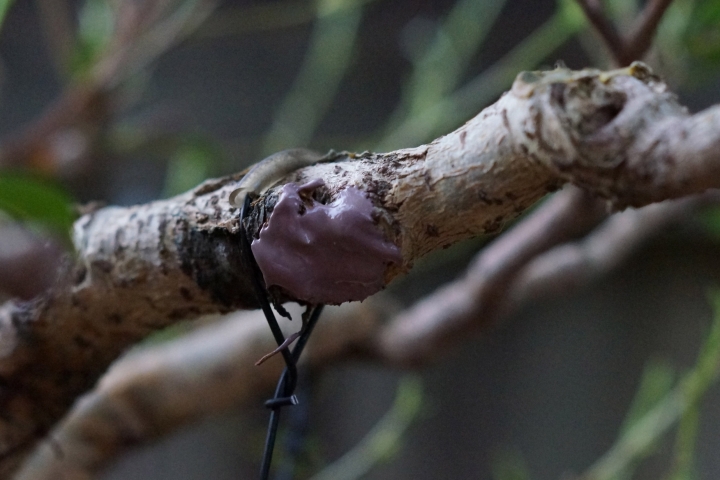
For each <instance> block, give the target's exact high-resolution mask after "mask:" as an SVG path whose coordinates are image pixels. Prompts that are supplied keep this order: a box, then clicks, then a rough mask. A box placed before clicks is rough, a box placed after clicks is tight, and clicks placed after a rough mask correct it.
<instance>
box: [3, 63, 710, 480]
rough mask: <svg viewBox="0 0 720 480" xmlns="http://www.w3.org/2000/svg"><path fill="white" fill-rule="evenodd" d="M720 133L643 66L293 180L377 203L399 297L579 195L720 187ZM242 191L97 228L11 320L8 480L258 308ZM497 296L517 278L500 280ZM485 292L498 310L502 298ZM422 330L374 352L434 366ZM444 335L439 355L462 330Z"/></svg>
mask: <svg viewBox="0 0 720 480" xmlns="http://www.w3.org/2000/svg"><path fill="white" fill-rule="evenodd" d="M718 123H720V109H719V108H718V107H715V108H711V109H708V110H706V111H705V112H700V113H698V114H696V115H694V116H690V115H688V114H687V112H686V111H685V109H684V108H683V107H682V106H680V105H679V104H678V103H677V101H676V99H675V97H674V96H673V95H672V94H670V93H668V92H667V91H666V87H665V85H664V84H662V83H661V82H659V81H658V80H657V79H656V78H655V77H653V76H652V75H651V74H650V73H649V72H648V71H647V69H646V68H644V67H642V66H639V65H638V66H633V67H631V68H629V69H624V70H619V71H614V72H605V73H603V72H598V71H594V70H587V71H582V72H570V71H568V70H564V69H559V70H554V71H551V72H535V73H529V72H526V73H524V74H521V75H519V77H518V79H517V80H516V82H515V84H514V85H513V88H512V90H511V92H509V93H508V94H506V95H504V96H503V97H502V98H501V99H500V100H499V101H498V102H497V103H496V104H494V105H492V106H490V107H488V108H487V109H485V110H484V111H483V112H481V113H480V114H479V115H478V116H477V117H475V118H474V119H472V120H470V121H469V122H468V123H467V124H465V125H464V126H462V127H461V128H460V129H458V130H457V131H455V132H453V133H451V134H448V135H446V136H444V137H442V138H439V139H437V140H435V141H434V142H432V143H431V144H428V145H425V146H422V147H418V148H414V149H407V150H399V151H396V152H390V153H385V154H373V155H370V156H369V157H362V158H358V159H355V160H346V161H342V162H336V163H329V164H318V165H314V166H311V167H308V168H305V169H302V170H300V171H298V172H296V173H295V174H294V175H291V177H290V178H289V179H288V180H294V181H305V180H308V179H315V178H321V179H323V180H324V182H325V189H324V190H323V192H322V193H323V195H324V197H325V200H326V201H332V200H333V199H334V198H336V197H337V196H338V195H339V193H340V192H341V191H343V190H344V189H347V187H348V186H353V187H355V188H357V189H359V190H361V191H363V192H365V194H366V195H367V196H368V198H369V199H370V200H371V201H372V203H373V205H374V214H373V217H374V218H375V219H376V220H377V222H378V225H379V227H380V228H381V229H382V230H383V232H384V233H385V234H386V236H387V237H388V239H389V240H391V241H393V242H394V243H395V244H396V245H398V246H399V247H400V249H401V253H402V262H401V264H400V265H391V266H390V267H388V269H387V270H386V272H385V275H384V282H385V283H387V282H389V281H390V280H392V278H394V277H395V276H397V275H399V274H400V273H402V272H403V271H406V270H407V269H409V268H411V266H412V264H413V262H414V261H415V260H417V259H418V258H419V257H421V256H422V255H424V254H426V253H427V252H429V251H432V250H434V249H437V248H441V247H443V246H445V245H449V244H451V243H454V242H456V241H459V240H462V239H464V238H469V237H472V236H475V235H478V234H481V233H487V232H493V231H497V230H498V229H500V228H501V227H502V225H503V224H505V223H506V222H508V221H509V220H510V219H512V218H514V217H515V216H517V215H518V214H520V213H522V212H523V211H524V210H526V209H527V208H528V207H530V206H531V205H532V204H534V203H535V202H536V201H537V200H538V199H540V198H542V197H543V196H544V195H545V194H546V193H547V192H548V191H551V190H554V189H556V188H557V187H558V186H559V185H561V184H562V183H564V182H572V183H575V184H578V185H581V186H583V187H584V188H585V189H587V190H588V191H590V192H592V193H594V194H597V195H601V196H604V197H605V198H607V199H609V200H610V202H611V204H612V205H614V206H615V207H623V206H626V205H645V204H648V203H652V202H655V201H660V200H664V199H666V198H674V197H679V196H684V195H688V194H691V193H696V192H701V191H704V190H705V189H708V188H713V187H718V186H720V161H719V160H720V159H718V155H720V153H718V152H720V149H719V148H718V146H720V145H718V144H719V143H720V134H719V133H718V132H720V128H718ZM237 179H238V177H236V176H230V177H226V178H223V179H219V180H213V181H208V182H206V183H204V184H203V185H201V186H200V187H198V188H196V189H195V190H193V191H190V192H187V193H185V194H183V195H180V196H178V197H175V198H172V199H169V200H164V201H159V202H154V203H150V204H147V205H139V206H135V207H130V208H118V207H109V208H104V209H101V210H98V211H96V212H94V213H92V214H89V215H86V216H84V217H83V218H81V219H80V220H79V221H78V222H77V223H76V224H75V235H74V241H75V248H76V257H77V259H76V262H75V265H74V267H73V268H72V269H71V271H69V272H68V273H67V275H66V276H65V278H64V281H62V282H60V283H58V285H57V286H56V287H54V288H53V289H52V290H51V292H49V293H48V295H47V296H46V297H45V298H43V299H39V300H36V301H34V302H31V303H7V304H5V305H3V306H0V377H1V379H2V389H1V390H0V400H1V401H2V405H1V407H2V412H3V416H2V418H0V450H2V452H3V453H4V455H5V457H4V459H3V461H2V462H1V463H0V474H7V473H8V472H10V471H12V470H13V469H14V467H15V465H17V462H19V461H20V459H22V458H23V456H24V455H26V454H27V452H28V451H29V449H30V448H31V447H32V445H33V444H34V443H35V442H36V441H37V439H39V438H42V437H43V436H44V435H45V434H46V432H47V431H48V430H49V429H50V427H51V426H52V424H53V423H55V422H56V421H57V420H58V419H59V418H60V417H62V416H63V415H64V414H65V412H66V411H67V409H68V408H69V406H70V404H71V403H72V402H73V400H74V399H75V398H76V397H77V396H78V395H80V394H81V393H82V392H84V391H86V390H88V389H89V388H90V387H91V386H92V385H93V384H94V383H95V381H96V380H97V378H98V377H99V376H100V375H101V374H102V372H103V371H104V370H105V369H106V368H107V366H108V365H109V364H110V362H112V361H113V360H114V359H115V358H116V357H117V356H118V355H119V354H120V353H121V352H122V351H123V350H124V349H126V348H127V347H128V346H129V345H131V344H133V343H135V342H136V341H138V340H139V339H141V338H142V337H144V336H145V335H147V333H149V332H150V331H153V330H156V329H159V328H162V327H164V326H167V325H170V324H172V323H174V322H176V321H178V320H180V319H186V318H193V317H197V316H199V315H202V314H208V313H222V312H229V311H232V310H236V309H239V308H254V307H255V301H254V299H253V296H252V294H251V289H250V284H249V279H248V277H247V274H248V268H247V265H244V264H243V262H242V257H241V255H240V247H239V245H240V242H239V238H238V235H239V229H240V224H239V220H238V212H237V210H236V209H235V208H232V207H230V205H229V203H228V202H227V199H228V196H229V194H230V192H231V191H232V190H234V189H235V188H236V186H237ZM276 193H277V192H273V191H271V192H269V193H268V194H266V195H265V196H263V197H262V198H261V199H260V201H259V202H257V203H256V204H255V206H256V208H255V210H254V213H253V215H254V218H255V219H258V218H260V217H261V216H262V211H263V208H265V211H266V212H268V211H270V207H272V206H273V204H274V203H273V202H276V201H277V194H276ZM568 195H569V194H568ZM561 198H562V197H561ZM558 202H559V200H558ZM550 221H552V222H553V224H554V225H555V227H556V228H558V229H559V230H558V231H560V232H562V231H563V228H562V225H561V224H559V223H558V222H557V221H555V220H550ZM558 225H559V226H558ZM555 227H554V228H555ZM548 231H549V230H548ZM548 238H552V236H551V235H549V236H548ZM550 246H552V241H548V242H547V243H546V244H545V245H544V246H541V247H542V248H539V247H535V249H533V248H528V250H527V251H526V254H524V256H520V257H519V258H521V259H523V261H522V262H516V263H512V262H510V264H511V265H516V266H517V265H522V263H523V262H527V261H528V260H529V259H530V258H532V257H533V256H534V255H536V254H537V253H538V252H540V251H542V250H543V249H547V248H549V247H550ZM497 248H498V249H499V247H497ZM519 251H520V250H519ZM500 258H502V257H500ZM481 263H482V262H481ZM492 266H493V262H489V264H486V267H484V268H490V267H492ZM515 270H516V268H515ZM496 281H497V284H498V285H502V284H503V283H504V282H506V281H510V279H509V278H507V277H506V276H505V275H504V274H502V272H500V273H498V274H497V276H496ZM484 288H485V289H486V290H487V291H488V292H490V293H492V294H493V295H497V292H498V291H499V288H500V287H491V286H487V287H484ZM470 291H471V292H473V291H475V290H472V289H470ZM490 293H486V295H490ZM288 299H289V300H292V298H288ZM297 300H300V301H302V298H300V299H297ZM490 305H492V302H491V303H490ZM465 311H469V309H465V310H463V312H465ZM461 313H462V312H461ZM408 321H409V320H403V319H402V317H401V318H399V319H398V321H397V322H396V323H393V324H391V325H390V327H389V328H388V330H386V331H384V332H383V333H382V334H381V336H380V339H379V343H374V344H370V345H367V353H372V352H373V351H374V352H375V354H377V355H380V356H381V357H383V358H387V359H389V360H390V361H392V362H395V363H412V362H414V361H415V359H417V358H421V357H422V354H420V353H418V352H417V351H415V350H413V348H412V345H415V348H424V347H422V346H418V343H417V338H418V335H416V334H415V332H414V331H413V332H410V333H412V334H415V336H414V337H413V336H411V335H410V333H409V334H408V335H409V336H408V337H407V338H408V339H409V340H407V339H406V340H403V338H406V337H404V336H403V335H400V334H398V332H403V331H405V330H404V329H405V328H407V327H403V326H404V325H408V323H407V322H408ZM447 322H449V324H450V325H452V324H453V322H455V324H459V322H456V321H454V320H452V319H448V320H447ZM443 323H444V322H443ZM413 328H415V327H413ZM417 328H418V329H419V330H420V331H423V329H425V327H424V326H423V327H422V328H419V327H417ZM439 328H440V329H441V334H439V335H438V336H437V338H436V339H435V340H431V343H432V344H435V345H441V344H444V343H445V342H446V341H447V339H448V338H452V337H453V335H455V334H456V332H457V331H458V329H456V328H447V327H444V326H442V327H439ZM393 332H395V333H393ZM428 335H429V334H428ZM402 342H404V343H402ZM359 347H360V346H358V349H359ZM358 351H359V350H358Z"/></svg>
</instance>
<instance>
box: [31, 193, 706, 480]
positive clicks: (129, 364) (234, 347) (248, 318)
mask: <svg viewBox="0 0 720 480" xmlns="http://www.w3.org/2000/svg"><path fill="white" fill-rule="evenodd" d="M718 199H719V197H718V195H717V194H713V195H707V194H706V195H704V196H694V197H690V198H686V199H681V200H676V201H669V202H664V203H661V204H657V205H651V206H648V207H645V208H643V209H640V210H628V211H626V212H622V213H619V214H617V215H615V216H613V217H612V218H611V219H609V220H607V221H606V222H604V223H603V224H602V225H601V226H600V227H599V228H597V229H596V230H595V231H594V232H593V233H591V234H590V235H588V236H587V237H586V238H584V239H582V240H580V241H578V242H571V243H567V244H562V245H560V246H557V247H555V248H552V249H550V250H548V251H547V252H546V253H543V254H540V255H538V256H536V257H534V258H533V259H532V260H530V261H529V262H525V263H523V261H522V258H527V251H528V250H529V249H533V248H534V249H536V250H537V248H536V247H533V246H532V245H533V244H534V243H535V241H536V240H537V241H539V242H540V243H541V244H543V245H545V246H549V245H551V244H552V243H553V242H560V243H562V242H563V240H565V239H566V236H567V235H573V234H575V233H578V232H580V231H582V230H584V229H585V228H589V227H591V226H592V225H593V224H594V223H595V222H596V221H598V220H599V219H600V218H601V217H602V216H601V215H599V214H600V212H599V211H598V209H596V208H594V206H593V202H591V201H589V199H588V198H586V197H585V198H584V197H583V195H582V194H579V192H577V191H574V190H572V189H571V190H567V191H564V192H562V194H560V195H559V196H557V198H555V199H553V201H552V202H548V203H547V204H545V205H543V206H542V207H541V208H540V209H539V210H538V211H537V212H535V213H533V215H531V216H530V217H529V218H528V220H529V221H525V222H524V224H521V226H520V227H519V228H517V229H514V230H512V231H511V232H509V235H506V236H507V237H508V238H509V241H508V242H507V243H508V244H510V246H509V247H508V248H505V246H504V243H505V242H504V241H500V242H498V243H497V244H495V245H491V246H490V247H488V248H486V249H485V250H483V252H481V253H480V254H479V255H478V258H477V259H476V261H474V262H473V263H472V265H471V267H470V269H469V271H468V272H467V274H466V276H465V279H464V280H461V282H464V283H467V284H475V287H474V288H468V287H461V288H460V289H459V290H460V292H461V295H452V294H451V292H453V291H454V290H453V289H450V288H447V287H443V288H442V289H440V290H438V291H437V292H436V293H434V294H433V295H432V296H431V297H430V298H431V299H432V303H434V304H436V305H440V306H441V308H431V309H427V308H423V307H422V306H423V305H428V304H429V303H428V301H426V300H424V301H422V302H420V303H419V304H417V305H416V306H414V307H412V308H411V309H409V310H406V311H405V312H402V313H400V314H399V315H396V314H393V312H394V310H396V309H397V306H396V305H394V304H393V303H392V302H391V301H390V300H389V299H388V298H387V297H386V296H385V295H378V296H375V297H373V298H372V299H371V300H370V301H366V302H363V303H362V304H361V303H350V304H346V305H343V306H342V307H336V308H328V309H327V310H326V312H325V314H324V316H323V319H322V322H320V325H319V326H318V328H317V331H316V334H315V335H314V337H313V339H312V340H311V342H310V345H309V348H308V355H307V357H305V358H304V360H306V361H307V363H308V364H310V365H312V366H313V367H317V368H323V367H327V366H328V365H331V364H336V363H337V362H341V361H343V360H344V359H346V358H348V357H350V358H354V357H357V356H358V355H361V356H363V357H364V358H368V355H369V356H370V358H371V359H373V360H376V361H380V362H382V363H383V364H384V365H390V366H405V365H407V364H408V363H415V364H417V363H420V362H427V361H429V360H431V359H432V358H434V357H435V356H437V355H438V354H441V353H442V352H443V351H444V349H441V348H427V345H435V346H437V345H439V344H443V343H444V346H445V347H447V346H448V343H449V342H447V341H445V342H442V341H439V339H441V338H445V339H446V340H447V333H448V325H451V326H454V327H455V328H457V329H459V331H458V332H456V333H462V335H459V334H456V335H455V339H459V338H460V337H463V338H465V339H467V338H468V336H469V335H468V334H472V333H473V332H474V331H476V330H477V329H478V327H479V326H482V325H487V324H488V323H489V322H490V321H491V320H493V321H498V320H499V319H501V318H504V317H505V316H507V315H508V314H510V313H511V312H513V311H515V310H517V309H518V308H519V307H521V306H522V305H524V304H526V303H527V302H528V301H530V300H533V299H535V298H537V297H538V296H542V297H543V298H546V299H547V298H552V297H556V296H559V295H567V294H568V292H571V291H574V290H577V289H578V288H581V287H583V286H586V285H587V284H588V283H590V282H592V281H593V280H595V279H596V278H597V277H598V276H600V275H603V274H605V273H607V272H608V271H609V270H611V269H612V268H614V267H616V266H618V265H620V264H622V263H623V261H624V260H626V259H627V258H628V257H629V256H630V255H631V254H632V253H633V252H634V251H635V250H636V249H637V248H638V247H639V246H640V245H641V244H642V243H643V242H644V241H645V240H647V238H648V237H650V236H652V235H654V234H657V233H658V232H660V231H662V230H663V229H664V228H665V227H667V226H668V225H670V224H673V223H675V222H677V221H679V220H682V219H684V218H686V217H687V216H688V214H690V213H692V212H693V211H694V210H695V209H696V208H697V207H699V206H702V205H705V204H708V203H711V202H717V201H718ZM572 212H574V213H576V214H577V216H576V217H575V218H576V219H579V222H572V221H569V222H568V226H567V227H565V228H561V229H560V230H561V232H560V233H557V232H556V231H554V230H552V229H550V228H546V227H545V226H544V222H543V220H547V219H548V217H552V214H553V213H555V214H557V215H558V216H559V217H561V218H562V219H563V220H571V218H569V217H570V213H572ZM557 222H560V220H558V221H556V222H551V223H553V225H555V224H556V223H557ZM573 230H575V231H573ZM504 238H505V236H504V237H503V239H504ZM513 252H515V253H516V255H513ZM486 276H487V277H492V278H499V277H506V278H511V277H512V278H514V280H513V281H507V282H503V283H504V285H505V287H506V288H504V289H490V288H483V287H482V285H487V283H486V282H484V281H483V279H484V278H485V277H486ZM458 301H460V303H462V304H473V305H474V306H475V308H474V309H473V310H472V311H467V310H462V309H455V308H452V306H453V304H455V303H456V302H458ZM492 305H495V306H496V307H495V308H492V307H490V306H492ZM448 312H449V313H448ZM388 320H389V321H388ZM398 327H400V328H398ZM403 334H404V335H405V337H403ZM391 342H394V343H391ZM272 347H273V341H272V337H271V336H270V335H269V332H268V330H267V328H266V325H265V322H264V319H263V318H262V315H260V314H259V312H252V313H246V314H242V315H237V316H235V317H231V318H228V319H227V320H226V321H224V322H222V323H219V324H215V325H211V326H209V327H207V328H203V329H201V330H199V331H197V332H193V333H191V334H189V335H187V336H185V337H184V338H182V339H180V340H177V341H175V342H173V343H171V344H166V345H160V346H157V347H154V348H146V349H145V350H141V351H139V352H137V353H135V354H131V355H129V356H128V357H127V358H125V359H122V360H120V361H119V362H118V363H117V364H116V365H115V366H114V367H113V368H111V370H110V372H109V373H108V374H107V375H106V376H105V377H104V378H103V380H102V382H101V383H100V385H99V386H98V388H96V389H95V390H94V391H93V392H92V393H90V394H88V395H86V396H85V397H83V398H82V399H81V400H80V401H79V402H78V403H77V404H76V405H75V407H74V408H73V410H72V411H71V413H70V414H69V415H68V416H67V417H66V418H65V420H63V422H62V423H60V424H59V425H58V426H57V427H56V428H55V429H54V430H53V432H52V433H51V434H50V435H49V437H48V438H47V439H46V440H45V441H44V442H43V443H42V444H41V445H40V446H39V447H38V448H37V449H36V451H35V452H34V454H33V456H32V457H31V458H30V460H29V461H28V462H27V463H26V465H25V466H24V468H23V470H22V473H21V474H20V476H19V477H18V478H19V479H25V478H27V479H33V480H43V479H48V480H50V479H55V478H67V477H73V478H76V477H77V478H85V477H90V476H92V475H94V474H96V473H98V472H99V471H101V470H102V469H103V468H104V467H105V466H106V465H107V464H108V463H109V462H110V461H112V460H113V459H115V458H117V456H119V455H121V454H122V453H124V452H125V451H126V450H127V449H128V448H131V447H134V446H137V445H140V444H144V443H148V442H150V441H152V440H154V439H156V438H157V437H158V436H161V435H164V434H166V433H168V432H170V431H172V430H175V429H178V428H180V427H182V426H183V425H186V424H187V423H190V422H193V421H196V420H197V419H199V418H202V417H205V416H208V415H212V414H217V413H221V412H223V411H225V410H227V409H228V408H230V407H231V406H232V407H235V408H237V406H238V405H245V404H251V403H252V402H258V401H260V398H259V397H258V395H261V394H262V392H266V391H269V390H270V388H271V386H272V385H273V384H274V383H275V382H276V380H277V375H278V374H279V371H280V369H281V368H282V362H281V361H280V360H279V359H274V360H273V361H271V362H269V363H268V365H267V366H265V365H264V366H263V367H262V368H256V367H254V365H253V362H254V360H255V359H256V358H258V357H259V356H260V355H261V354H263V353H264V352H266V351H267V350H269V349H270V348H272ZM396 349H397V350H398V351H396ZM180 391H181V392H182V395H179V394H178V392H180Z"/></svg>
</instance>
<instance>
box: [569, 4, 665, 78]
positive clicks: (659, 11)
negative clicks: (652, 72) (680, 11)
mask: <svg viewBox="0 0 720 480" xmlns="http://www.w3.org/2000/svg"><path fill="white" fill-rule="evenodd" d="M577 2H578V4H579V5H580V7H581V8H582V10H583V12H585V16H586V17H587V18H588V20H590V23H591V24H592V25H593V27H595V30H596V31H597V32H598V34H599V35H600V37H601V38H602V39H603V41H604V42H605V45H606V46H607V47H608V49H609V50H610V53H611V54H612V56H613V58H614V60H615V63H616V64H617V65H618V66H626V65H630V63H632V62H633V61H635V60H641V59H642V57H643V56H644V55H645V53H647V51H648V49H649V48H650V46H651V45H652V39H653V37H654V36H655V31H656V30H657V26H658V25H659V24H660V20H662V17H663V15H664V14H665V11H666V10H667V8H668V7H669V6H670V4H671V3H672V0H650V1H648V2H647V4H646V5H645V8H644V9H643V11H642V12H641V13H640V14H639V15H638V17H637V19H636V20H635V22H634V24H633V27H632V29H631V31H630V33H629V34H628V35H625V36H623V35H621V34H620V33H619V32H618V30H617V28H616V27H615V25H614V24H613V23H612V21H611V20H610V19H609V18H608V17H607V15H606V14H605V9H604V7H603V5H602V1H601V0H577Z"/></svg>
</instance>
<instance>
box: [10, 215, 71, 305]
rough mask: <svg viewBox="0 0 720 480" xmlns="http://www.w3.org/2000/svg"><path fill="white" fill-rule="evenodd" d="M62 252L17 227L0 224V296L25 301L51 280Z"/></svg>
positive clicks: (53, 278)
mask: <svg viewBox="0 0 720 480" xmlns="http://www.w3.org/2000/svg"><path fill="white" fill-rule="evenodd" d="M64 253H65V252H64V249H63V248H62V246H61V245H60V244H59V243H58V242H57V241H55V240H53V239H51V238H41V237H39V236H37V235H35V234H33V233H32V232H30V231H28V230H26V229H24V228H22V227H20V226H19V225H14V224H9V223H1V222H0V272H2V273H1V274H0V297H2V296H3V295H6V296H10V297H16V298H21V299H25V300H29V299H31V298H33V297H35V296H37V295H40V294H41V293H42V292H44V291H45V290H47V289H48V288H49V287H50V286H51V285H52V284H53V282H54V281H55V274H56V272H57V271H58V269H59V267H60V264H61V258H62V256H63V254H64Z"/></svg>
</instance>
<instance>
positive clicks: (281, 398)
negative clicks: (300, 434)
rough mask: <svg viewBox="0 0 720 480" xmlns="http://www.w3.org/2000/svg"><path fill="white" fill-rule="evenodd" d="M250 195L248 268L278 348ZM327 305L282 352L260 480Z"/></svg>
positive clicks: (244, 244)
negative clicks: (252, 232) (254, 239)
mask: <svg viewBox="0 0 720 480" xmlns="http://www.w3.org/2000/svg"><path fill="white" fill-rule="evenodd" d="M250 201H251V199H250V195H248V196H246V197H245V202H244V203H243V207H242V210H241V212H240V221H241V225H240V236H241V242H242V254H243V257H244V260H245V262H246V264H247V265H249V266H250V278H251V279H252V284H253V289H254V290H255V296H256V297H257V299H258V302H259V303H260V307H261V308H262V311H263V313H264V314H265V319H266V320H267V322H268V325H269V326H270V330H271V331H272V334H273V337H275V341H276V342H277V344H278V346H280V345H282V344H283V343H284V342H285V336H284V335H283V333H282V330H281V329H280V326H279V325H278V323H277V319H276V318H275V314H274V313H273V310H272V307H271V306H270V300H269V298H270V295H269V293H268V291H267V288H266V286H265V284H264V282H263V281H262V280H261V279H262V272H260V268H259V267H258V265H257V262H256V261H255V257H254V255H253V254H252V249H251V247H250V239H249V238H248V236H247V231H246V230H245V226H244V225H243V222H244V221H245V218H246V216H247V215H248V213H249V212H250ZM322 310H323V305H315V306H314V307H312V312H311V313H310V317H309V319H308V321H307V324H305V325H303V327H302V330H301V332H300V336H299V337H298V339H297V342H296V343H295V348H293V350H292V352H290V349H289V348H283V349H282V350H280V353H281V354H282V357H283V360H285V369H284V370H283V373H282V375H281V376H280V380H279V381H278V384H277V387H276V388H275V395H274V396H273V398H272V399H270V400H268V401H267V402H265V406H266V407H267V408H270V409H271V413H270V421H269V423H268V431H267V435H266V437H265V449H264V452H263V459H262V465H261V468H260V479H261V480H267V479H268V478H269V476H270V464H271V462H272V456H273V451H274V449H275V441H276V438H277V430H278V424H279V423H280V409H281V408H282V407H284V406H287V405H297V403H298V400H297V397H296V396H295V395H294V392H295V387H296V385H297V376H298V375H297V361H298V360H299V359H300V355H301V354H302V351H303V349H304V348H305V345H306V344H307V341H308V340H309V338H310V334H312V331H313V329H314V328H315V325H316V324H317V321H318V319H319V318H320V314H321V313H322Z"/></svg>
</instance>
